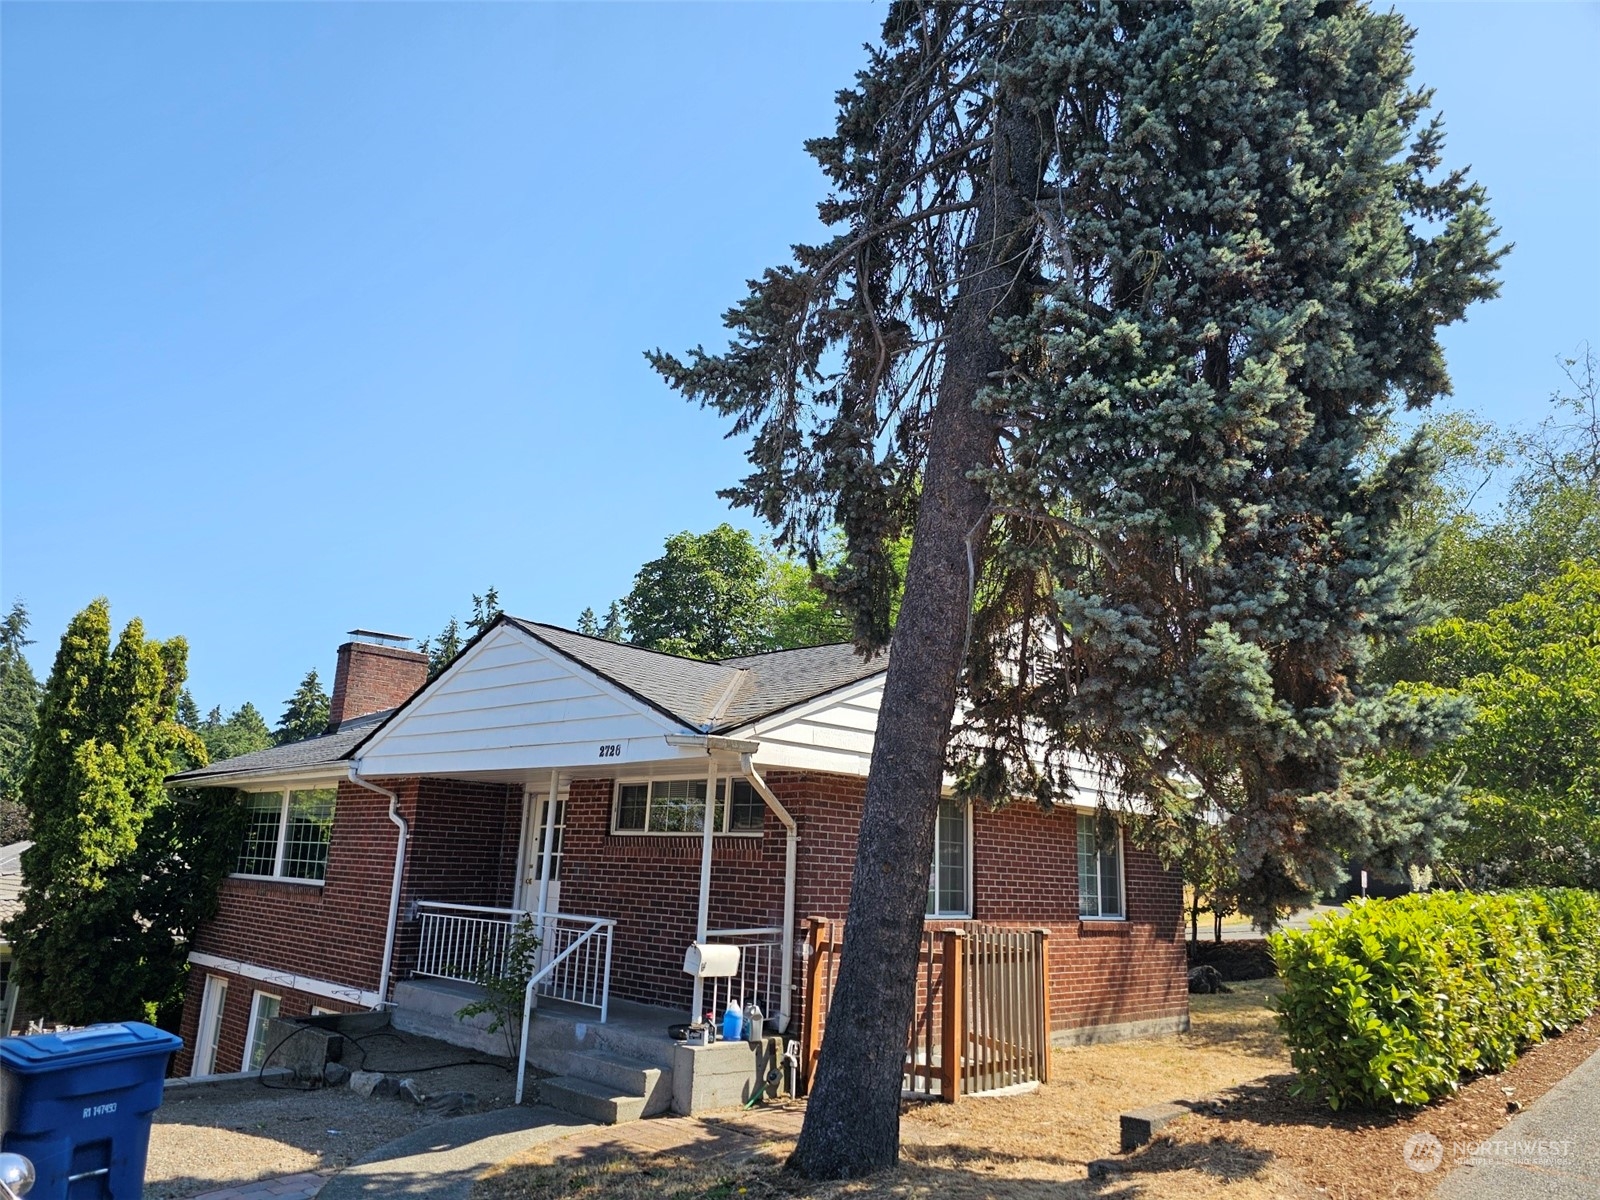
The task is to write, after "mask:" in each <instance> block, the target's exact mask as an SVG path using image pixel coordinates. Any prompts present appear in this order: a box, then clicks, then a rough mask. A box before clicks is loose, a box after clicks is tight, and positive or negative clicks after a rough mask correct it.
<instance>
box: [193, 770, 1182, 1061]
mask: <svg viewBox="0 0 1600 1200" xmlns="http://www.w3.org/2000/svg"><path fill="white" fill-rule="evenodd" d="M767 781H768V783H769V784H770V785H771V787H772V789H773V791H774V793H775V794H776V795H777V796H778V798H779V799H780V800H781V801H782V802H783V804H784V805H785V807H787V808H788V809H789V810H790V812H792V813H793V814H794V816H795V818H796V820H797V821H798V822H799V824H800V856H799V867H798V873H797V877H796V904H795V912H796V916H797V918H801V919H803V918H804V917H807V916H813V915H814V916H820V917H827V918H832V919H842V918H843V917H844V916H845V913H846V910H847V908H848V906H849V899H850V875H851V872H852V869H853V866H854V860H855V848H856V829H857V825H858V823H859V821H860V814H861V805H862V801H863V796H864V791H865V783H864V781H863V780H860V779H855V778H848V777H844V776H835V775H815V774H806V773H800V772H773V773H771V774H770V775H768V776H767ZM382 782H383V783H384V785H385V786H387V787H390V788H392V789H393V790H394V791H396V792H397V793H398V794H399V795H400V797H401V804H400V808H401V812H402V814H403V815H404V816H405V817H406V818H407V820H408V821H409V822H410V824H411V833H412V841H411V848H410V851H409V852H408V855H407V860H408V866H407V871H406V875H405V879H404V881H403V885H402V895H401V912H402V920H401V922H400V925H399V926H398V929H397V933H396V953H395V964H394V970H393V972H392V977H393V978H396V979H398V978H404V977H405V976H406V975H407V974H408V973H409V970H410V967H411V965H412V964H413V963H414V961H415V953H416V939H417V933H418V924H417V923H416V922H414V921H408V920H405V915H406V909H407V907H408V906H409V905H410V903H411V901H413V900H442V901H449V902H455V903H465V904H485V905H493V906H507V905H509V904H510V903H511V901H512V897H513V895H514V891H515V886H516V870H517V863H516V853H517V847H518V839H519V833H520V820H521V808H522V798H521V795H522V793H521V788H520V787H518V786H515V785H502V784H482V783H466V782H463V781H458V780H424V781H419V780H415V779H411V780H388V781H382ZM611 804H612V781H611V780H609V779H590V780H578V781H575V782H573V783H572V785H571V787H570V789H569V793H568V798H567V809H566V831H565V843H564V847H563V851H564V852H563V862H562V881H561V909H562V911H563V912H567V913H574V914H582V915H592V916H603V917H612V918H615V919H616V920H617V922H618V924H617V927H616V931H615V944H614V952H613V969H612V994H613V995H615V996H618V997H622V998H625V999H630V1000H637V1001H642V1002H645V1003H650V1004H660V1005H664V1006H667V1007H673V1008H681V1009H684V1010H685V1011H686V1010H687V1008H688V1004H689V999H690V995H691V989H692V981H691V980H690V979H689V977H688V976H686V975H684V974H683V972H682V970H681V966H682V954H683V950H684V948H685V947H686V946H687V945H688V944H689V943H690V942H691V941H692V940H693V938H694V930H695V913H696V907H697V904H698V899H699V888H700V837H699V836H698V835H685V836H682V837H659V836H644V837H641V836H628V835H613V834H612V833H611V832H610V824H611ZM1076 834H1077V825H1076V821H1075V819H1074V817H1073V814H1071V813H1069V812H1056V813H1042V812H1040V811H1038V810H1037V809H1036V808H1034V807H1032V806H1029V805H1025V804H1018V805H1011V806H1008V807H1006V808H1004V809H1001V810H999V811H998V812H996V811H989V810H980V811H978V812H977V813H976V814H975V815H974V818H973V872H974V896H973V901H974V912H973V917H974V919H976V920H978V921H982V922H990V923H995V924H1009V925H1018V926H1022V927H1029V928H1032V927H1043V928H1046V929H1048V930H1049V931H1050V934H1051V938H1050V958H1051V995H1052V1003H1051V1026H1052V1028H1053V1029H1056V1030H1058V1031H1060V1030H1069V1029H1077V1028H1084V1027H1091V1026H1098V1025H1108V1024H1123V1023H1128V1022H1135V1021H1144V1020H1151V1019H1157V1018H1171V1017H1177V1016H1182V1015H1184V1014H1186V1013H1187V1012H1188V991H1187V987H1186V974H1185V971H1186V968H1185V963H1184V950H1183V941H1182V893H1181V885H1180V883H1179V881H1178V880H1177V878H1176V877H1175V876H1174V875H1172V874H1171V873H1169V872H1166V871H1164V870H1162V869H1161V868H1160V866H1159V864H1157V863H1156V862H1155V860H1154V859H1153V858H1152V857H1151V856H1150V855H1148V854H1146V853H1145V852H1143V851H1139V850H1136V849H1132V848H1129V849H1128V852H1127V855H1126V858H1127V861H1126V875H1127V897H1128V910H1129V911H1128V919H1127V920H1126V921H1120V922H1081V921H1079V920H1078V915H1077V911H1078V909H1077V905H1078V902H1077V849H1076ZM394 845H395V829H394V826H393V825H392V824H390V822H389V820H388V817H387V801H386V800H385V799H384V798H383V797H381V796H378V795H375V794H373V793H371V792H368V791H366V790H365V789H361V788H358V787H356V786H354V785H352V784H349V783H345V784H341V786H340V789H339V800H338V808H337V810H336V816H335V822H334V830H333V838H332V842H331V843H330V846H329V853H328V878H327V882H326V883H325V885H324V886H322V887H309V886H306V885H301V884H291V883H268V882H260V881H254V880H241V879H230V880H228V881H227V882H226V883H225V884H224V885H223V888H222V898H221V906H220V910H219V912H218V915H217V917H216V919H214V920H213V921H211V922H209V923H208V924H207V925H206V926H205V927H204V928H203V929H202V930H201V931H200V932H199V934H198V935H197V937H196V942H195V948H196V949H197V950H200V951H205V952H209V953H213V954H218V955H222V956H224V957H231V958H238V959H242V960H244V961H247V962H252V963H256V964H258V965H261V966H266V967H272V968H276V969H282V970H288V971H294V972H296V973H299V974H303V975H308V976H313V977H315V978H319V979H325V980H329V981H332V982H335V983H339V984H344V985H348V986H352V987H359V988H364V989H372V988H375V987H376V984H377V976H378V971H379V967H380V964H381V961H382V956H383V937H384V929H385V922H386V919H387V906H388V900H389V886H390V879H391V871H392V868H393V862H394ZM783 869H784V830H783V827H782V825H781V824H780V823H779V822H778V820H777V819H776V818H775V817H774V816H773V815H772V814H771V813H770V812H769V813H767V814H766V818H765V822H764V825H763V829H762V833H761V835H760V836H759V837H750V836H722V837H717V838H716V839H714V841H713V857H712V878H711V914H710V923H711V927H712V928H731V927H747V926H766V925H779V924H781V923H782V916H783ZM798 940H799V939H798V937H797V941H798ZM204 974H205V972H204V971H201V970H196V971H194V972H193V973H192V976H191V983H190V994H189V996H188V1008H189V1009H192V1010H193V1011H187V1010H186V1015H185V1024H184V1029H183V1033H184V1036H185V1039H186V1040H188V1041H192V1038H193V1034H194V1024H193V1022H194V1021H195V1020H196V1019H197V1017H198V1004H199V991H200V988H201V987H203V984H204ZM803 975H804V972H803V971H802V970H800V969H799V966H798V964H797V969H796V970H795V972H794V978H795V983H796V986H797V988H798V986H799V985H800V983H801V981H802V979H803ZM248 991H249V989H248V988H247V989H245V992H246V993H248ZM234 1001H235V997H234V995H233V994H232V993H231V992H230V996H229V1003H230V1004H232V1003H234ZM792 1007H793V1008H794V1009H795V1012H796V1016H797V1017H798V1015H799V1012H798V1010H799V1007H800V1005H799V1003H798V997H797V998H796V1002H795V1003H794V1004H793V1006H792ZM241 1019H242V1018H241ZM240 1045H241V1046H242V1042H241V1043H240Z"/></svg>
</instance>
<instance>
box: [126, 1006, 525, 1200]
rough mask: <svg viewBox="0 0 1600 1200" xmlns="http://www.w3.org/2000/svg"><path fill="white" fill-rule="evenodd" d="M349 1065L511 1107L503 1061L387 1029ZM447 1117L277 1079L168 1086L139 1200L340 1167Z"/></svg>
mask: <svg viewBox="0 0 1600 1200" xmlns="http://www.w3.org/2000/svg"><path fill="white" fill-rule="evenodd" d="M363 1056H364V1060H365V1061H364V1062H363ZM345 1063H346V1065H348V1066H350V1067H352V1068H357V1069H359V1068H361V1067H362V1066H365V1068H366V1069H367V1070H369V1071H383V1072H386V1073H387V1074H390V1075H394V1076H396V1077H399V1078H414V1079H416V1081H417V1083H418V1084H419V1085H421V1087H422V1088H423V1090H424V1091H425V1092H427V1093H428V1094H430V1095H439V1094H441V1093H444V1092H471V1093H473V1094H474V1095H475V1096H476V1097H477V1108H478V1110H479V1111H482V1110H484V1109H490V1108H500V1107H503V1106H505V1105H508V1104H510V1103H511V1098H512V1093H513V1092H514V1090H515V1088H516V1076H515V1074H514V1073H513V1072H512V1070H511V1064H510V1060H509V1059H497V1058H493V1057H491V1056H489V1055H485V1054H476V1053H474V1052H472V1051H470V1050H463V1049H461V1048H460V1047H458V1046H451V1045H448V1044H446V1043H444V1042H437V1041H434V1040H432V1039H431V1038H423V1037H416V1036H414V1035H411V1034H403V1033H399V1032H397V1031H395V1030H392V1029H382V1030H379V1031H378V1032H377V1033H373V1034H368V1035H366V1036H364V1037H362V1038H361V1039H360V1040H359V1042H356V1043H355V1044H354V1045H353V1046H352V1047H351V1048H350V1052H347V1054H346V1057H345ZM274 1085H276V1086H274ZM448 1115H454V1114H439V1113H434V1112H430V1111H428V1110H427V1109H425V1108H417V1107H416V1106H414V1105H413V1104H412V1103H411V1102H410V1101H409V1100H406V1099H403V1098H398V1097H395V1098H388V1099H385V1098H380V1097H376V1096H374V1097H372V1098H370V1099H369V1098H363V1097H361V1096H358V1095H357V1094H356V1093H355V1092H352V1091H351V1090H350V1089H349V1088H346V1087H337V1088H320V1089H317V1090H315V1091H301V1090H297V1089H294V1088H291V1087H289V1086H287V1085H286V1084H285V1083H284V1082H283V1081H281V1080H269V1081H268V1082H267V1083H261V1082H257V1081H255V1080H246V1081H238V1082H229V1083H218V1084H205V1085H200V1086H189V1087H182V1088H173V1089H170V1090H169V1091H168V1092H167V1095H166V1098H165V1100H164V1102H163V1103H162V1106H161V1108H160V1109H158V1110H157V1111H156V1114H155V1120H154V1124H153V1125H152V1127H151V1130H150V1158H149V1162H148V1165H147V1166H146V1167H145V1189H144V1194H145V1198H146V1200H176V1198H177V1197H181V1196H192V1195H194V1194H196V1193H198V1192H204V1191H209V1190H211V1189H212V1188H220V1187H226V1186H228V1185H230V1184H240V1183H249V1182H251V1181H253V1180H257V1179H264V1178H268V1177H271V1176H274V1175H291V1174H295V1173H297V1172H300V1171H328V1172H334V1171H338V1170H340V1169H342V1168H343V1167H346V1166H348V1165H349V1164H350V1163H352V1162H354V1161H356V1160H357V1159H359V1158H361V1157H362V1156H363V1155H365V1154H368V1153H370V1152H371V1151H372V1150H374V1149H376V1148H377V1147H378V1146H381V1145H383V1143H385V1142H388V1141H392V1140H394V1139H395V1138H398V1137H403V1136H404V1135H405V1134H408V1133H412V1132H414V1131H416V1130H418V1129H421V1128H423V1127H424V1126H427V1125H429V1124H432V1123H433V1122H435V1121H439V1120H444V1119H446V1116H448Z"/></svg>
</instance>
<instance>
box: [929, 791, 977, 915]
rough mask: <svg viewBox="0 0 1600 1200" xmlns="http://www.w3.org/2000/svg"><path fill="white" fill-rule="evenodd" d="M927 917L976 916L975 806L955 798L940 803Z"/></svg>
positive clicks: (930, 870) (930, 874)
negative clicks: (973, 890)
mask: <svg viewBox="0 0 1600 1200" xmlns="http://www.w3.org/2000/svg"><path fill="white" fill-rule="evenodd" d="M927 915H928V916H930V917H960V918H962V919H963V920H964V919H966V918H967V917H970V916H971V915H972V806H971V805H970V804H966V803H964V802H963V801H960V800H957V799H955V798H954V797H952V796H946V797H945V798H944V799H942V800H940V801H939V820H938V824H937V825H936V826H935V827H934V834H933V864H932V866H931V867H929V869H928V913H927Z"/></svg>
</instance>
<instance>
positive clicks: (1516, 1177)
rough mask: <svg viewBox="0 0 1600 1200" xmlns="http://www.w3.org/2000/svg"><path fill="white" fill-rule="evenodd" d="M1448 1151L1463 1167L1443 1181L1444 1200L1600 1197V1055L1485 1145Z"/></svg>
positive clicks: (1447, 1157) (1441, 1199) (1446, 1157)
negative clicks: (1469, 1152)
mask: <svg viewBox="0 0 1600 1200" xmlns="http://www.w3.org/2000/svg"><path fill="white" fill-rule="evenodd" d="M1443 1149H1444V1161H1445V1163H1446V1164H1447V1165H1448V1164H1449V1163H1451V1162H1458V1163H1459V1164H1460V1165H1459V1166H1457V1167H1456V1169H1455V1170H1453V1171H1451V1172H1450V1174H1449V1175H1447V1176H1446V1177H1445V1178H1444V1179H1443V1180H1442V1181H1441V1182H1440V1184H1439V1190H1438V1191H1437V1192H1436V1193H1434V1194H1435V1196H1436V1197H1437V1200H1535V1198H1537V1200H1569V1198H1570V1200H1593V1198H1594V1197H1595V1196H1600V1053H1597V1054H1591V1055H1590V1056H1589V1058H1588V1059H1587V1060H1586V1061H1585V1062H1584V1063H1583V1064H1582V1065H1581V1066H1579V1067H1578V1069H1577V1070H1575V1071H1573V1072H1572V1074H1570V1075H1568V1076H1567V1077H1566V1078H1565V1079H1563V1080H1562V1081H1561V1082H1560V1083H1558V1084H1556V1086H1555V1087H1553V1088H1551V1089H1550V1090H1549V1091H1548V1092H1546V1093H1545V1094H1544V1095H1542V1096H1540V1097H1539V1098H1538V1099H1537V1100H1535V1101H1534V1102H1533V1103H1532V1104H1530V1105H1528V1108H1527V1111H1525V1112H1521V1113H1518V1114H1517V1115H1516V1116H1514V1117H1512V1118H1511V1120H1510V1121H1509V1122H1508V1123H1507V1124H1506V1127H1505V1128H1504V1129H1502V1130H1501V1131H1500V1132H1499V1133H1497V1134H1495V1135H1494V1136H1493V1137H1491V1138H1488V1139H1486V1140H1485V1141H1484V1142H1483V1143H1481V1144H1480V1145H1478V1146H1475V1147H1455V1146H1446V1147H1444V1148H1443ZM1469 1150H1475V1151H1476V1153H1472V1154H1470V1155H1468V1154H1467V1151H1469Z"/></svg>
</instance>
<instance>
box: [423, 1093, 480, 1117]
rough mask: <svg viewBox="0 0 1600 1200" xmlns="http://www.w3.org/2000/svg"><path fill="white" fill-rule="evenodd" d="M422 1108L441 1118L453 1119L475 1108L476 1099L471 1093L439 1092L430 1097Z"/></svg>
mask: <svg viewBox="0 0 1600 1200" xmlns="http://www.w3.org/2000/svg"><path fill="white" fill-rule="evenodd" d="M424 1107H425V1108H426V1109H427V1110H428V1111H429V1112H431V1113H437V1114H439V1115H440V1116H442V1117H453V1116H456V1115H457V1114H459V1113H464V1112H471V1111H472V1110H473V1109H475V1108H477V1107H478V1097H477V1096H475V1095H474V1094H473V1093H471V1092H440V1093H439V1094H438V1095H437V1096H433V1097H430V1098H429V1099H428V1101H427V1102H426V1104H425V1105H424Z"/></svg>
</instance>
